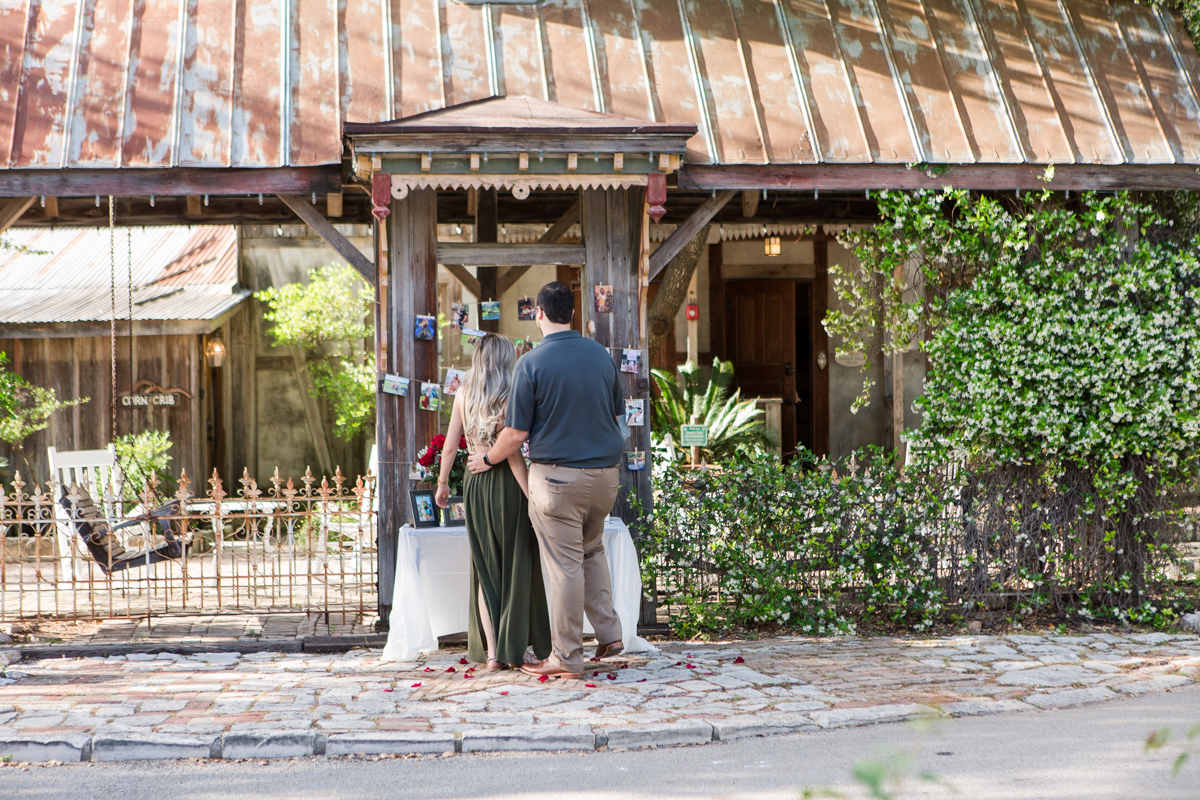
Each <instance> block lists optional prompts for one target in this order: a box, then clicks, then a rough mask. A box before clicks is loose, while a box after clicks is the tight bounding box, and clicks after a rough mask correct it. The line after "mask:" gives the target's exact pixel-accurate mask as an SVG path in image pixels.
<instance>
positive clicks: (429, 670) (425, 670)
mask: <svg viewBox="0 0 1200 800" xmlns="http://www.w3.org/2000/svg"><path fill="white" fill-rule="evenodd" d="M422 672H433V667H426V668H425V669H423V670H422Z"/></svg>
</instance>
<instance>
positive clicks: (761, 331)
mask: <svg viewBox="0 0 1200 800" xmlns="http://www.w3.org/2000/svg"><path fill="white" fill-rule="evenodd" d="M807 305H808V286H807V285H798V284H797V283H796V282H794V281H727V282H725V326H724V327H725V355H726V357H727V358H728V359H729V360H730V361H732V362H733V369H734V376H735V378H736V381H737V387H738V388H739V389H741V390H742V396H743V397H747V398H751V397H778V398H781V399H782V400H783V409H782V416H781V424H780V429H781V430H780V435H781V439H782V441H781V442H780V444H781V446H782V450H783V454H784V456H785V457H787V456H789V455H790V454H793V453H795V451H796V442H797V441H803V440H805V439H807V438H809V437H810V436H811V430H810V429H811V425H803V424H801V422H802V420H801V419H800V417H801V415H799V414H797V410H798V408H803V406H804V403H803V398H801V397H800V394H799V390H800V389H801V388H804V389H806V390H810V389H811V382H810V381H808V380H804V378H807V377H808V375H807V358H798V357H797V356H802V355H804V354H803V353H799V352H798V349H799V348H801V347H804V346H806V345H807V344H808V340H807V336H806V335H805V334H806V333H807V321H808V320H807V317H808V314H807V313H802V314H801V316H803V317H804V319H803V320H798V319H797V312H798V311H801V312H804V311H806V310H807ZM798 322H803V323H804V324H803V325H798V324H797V323H798ZM801 370H804V373H805V374H804V375H800V374H799V373H800V372H801ZM798 400H799V401H800V403H798V402H797V401H798ZM807 405H808V408H807V409H804V411H806V412H807V411H810V409H811V405H812V404H811V398H810V402H809V403H808V404H807ZM804 416H805V417H807V416H808V414H805V415H804ZM803 421H804V422H807V421H808V420H807V418H806V419H805V420H803Z"/></svg>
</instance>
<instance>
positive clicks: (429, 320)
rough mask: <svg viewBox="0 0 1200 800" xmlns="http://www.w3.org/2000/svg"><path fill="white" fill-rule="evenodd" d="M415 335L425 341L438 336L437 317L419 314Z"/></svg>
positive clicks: (414, 330)
mask: <svg viewBox="0 0 1200 800" xmlns="http://www.w3.org/2000/svg"><path fill="white" fill-rule="evenodd" d="M413 335H414V336H416V337H417V338H418V339H420V340H421V341H423V342H432V341H433V340H434V339H436V338H437V317H433V316H430V315H427V314H418V315H417V324H416V327H415V328H414V329H413Z"/></svg>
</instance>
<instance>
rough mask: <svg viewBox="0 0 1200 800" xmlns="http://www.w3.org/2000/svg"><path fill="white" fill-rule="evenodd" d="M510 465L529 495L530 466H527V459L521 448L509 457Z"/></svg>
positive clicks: (527, 495) (522, 489) (522, 487)
mask: <svg viewBox="0 0 1200 800" xmlns="http://www.w3.org/2000/svg"><path fill="white" fill-rule="evenodd" d="M508 466H510V467H512V473H513V475H514V476H515V477H516V479H517V483H519V484H521V491H522V492H524V493H525V496H526V497H529V468H528V467H526V466H525V459H524V458H522V457H521V452H520V451H519V450H518V451H517V452H515V453H513V454H512V455H511V456H509V457H508Z"/></svg>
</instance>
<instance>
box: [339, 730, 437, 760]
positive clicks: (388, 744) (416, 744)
mask: <svg viewBox="0 0 1200 800" xmlns="http://www.w3.org/2000/svg"><path fill="white" fill-rule="evenodd" d="M456 749H457V745H456V743H455V737H454V734H453V733H428V732H426V731H395V732H392V731H359V732H355V733H332V734H330V735H329V741H328V742H327V743H326V745H325V755H327V756H351V755H357V756H379V755H404V754H407V753H453V752H455V751H456Z"/></svg>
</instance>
